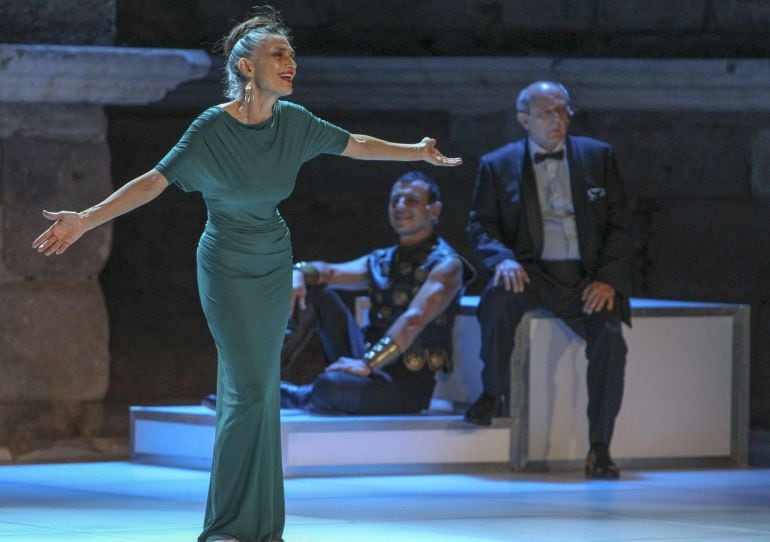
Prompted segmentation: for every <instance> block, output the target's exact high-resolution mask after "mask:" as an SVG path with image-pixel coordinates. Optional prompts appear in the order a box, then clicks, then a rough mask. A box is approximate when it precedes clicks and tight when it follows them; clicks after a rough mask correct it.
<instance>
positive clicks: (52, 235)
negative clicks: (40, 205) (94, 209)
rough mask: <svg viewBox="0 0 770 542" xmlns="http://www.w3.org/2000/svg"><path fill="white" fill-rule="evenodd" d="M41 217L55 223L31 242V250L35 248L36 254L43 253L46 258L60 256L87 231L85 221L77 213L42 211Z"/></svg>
mask: <svg viewBox="0 0 770 542" xmlns="http://www.w3.org/2000/svg"><path fill="white" fill-rule="evenodd" d="M43 216H44V217H46V218H47V219H48V220H55V221H56V222H54V223H53V224H52V225H51V227H50V228H48V229H47V230H45V231H44V232H43V233H42V234H41V235H40V236H39V237H38V238H37V239H35V240H34V241H33V242H32V248H36V249H37V251H38V252H44V253H45V255H46V256H50V255H51V254H62V253H63V252H64V251H66V250H67V249H68V248H69V247H70V245H72V243H74V242H75V241H77V240H78V239H80V236H81V235H83V234H84V233H85V232H86V231H88V227H87V225H86V220H85V219H84V218H83V217H81V216H80V215H79V214H78V213H73V212H72V211H59V212H57V213H52V212H50V211H43Z"/></svg>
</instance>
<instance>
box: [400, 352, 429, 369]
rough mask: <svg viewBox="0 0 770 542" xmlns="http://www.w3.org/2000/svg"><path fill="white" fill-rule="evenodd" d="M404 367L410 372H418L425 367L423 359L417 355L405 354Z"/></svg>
mask: <svg viewBox="0 0 770 542" xmlns="http://www.w3.org/2000/svg"><path fill="white" fill-rule="evenodd" d="M404 365H406V368H407V369H409V370H410V371H419V370H420V369H422V368H423V367H425V358H424V357H422V356H421V355H419V354H407V355H406V356H404Z"/></svg>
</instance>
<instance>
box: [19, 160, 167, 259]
mask: <svg viewBox="0 0 770 542" xmlns="http://www.w3.org/2000/svg"><path fill="white" fill-rule="evenodd" d="M166 187H168V181H167V180H166V178H165V177H164V176H163V174H161V173H160V172H159V171H158V170H156V169H152V170H150V171H148V172H147V173H145V174H144V175H140V176H139V177H137V178H136V179H134V180H132V181H130V182H128V183H126V184H125V185H123V186H122V187H120V188H119V189H118V190H116V191H115V192H113V193H112V194H111V195H110V196H109V197H107V198H106V199H105V200H104V201H102V202H100V203H97V204H96V205H94V206H93V207H89V208H88V209H86V210H85V211H81V212H79V213H76V212H73V211H58V212H55V213H52V212H50V211H43V216H44V217H46V218H47V219H49V220H55V222H54V223H53V224H52V225H51V227H50V228H48V229H47V230H45V231H44V232H43V233H42V234H41V235H40V236H39V237H38V238H37V239H35V240H34V241H33V243H32V247H33V248H36V249H37V251H38V252H44V253H45V255H46V256H50V255H51V254H61V253H63V252H64V251H66V250H67V249H68V248H69V247H70V246H71V245H72V244H73V243H74V242H75V241H77V240H78V239H80V237H81V236H82V235H83V234H84V233H85V232H87V231H88V230H90V229H93V228H95V227H96V226H99V225H101V224H104V223H105V222H108V221H110V220H112V219H113V218H115V217H116V216H120V215H122V214H125V213H127V212H129V211H131V210H133V209H136V208H137V207H140V206H141V205H144V204H145V203H147V202H149V201H152V200H153V199H155V198H156V197H158V195H160V193H161V192H163V191H164V190H165V189H166Z"/></svg>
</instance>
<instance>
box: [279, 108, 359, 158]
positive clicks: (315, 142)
mask: <svg viewBox="0 0 770 542" xmlns="http://www.w3.org/2000/svg"><path fill="white" fill-rule="evenodd" d="M290 107H292V108H293V109H295V111H296V112H297V113H298V114H299V115H301V116H302V118H303V124H304V125H305V138H304V149H303V150H304V152H303V154H302V161H303V162H307V161H308V160H310V159H312V158H315V157H316V156H318V155H319V154H342V151H344V150H345V147H347V145H348V138H349V137H350V133H349V132H348V131H347V130H343V129H342V128H340V127H339V126H336V125H334V124H332V123H331V122H327V121H325V120H323V119H321V118H319V117H316V116H315V115H314V114H313V113H311V112H310V111H308V110H307V109H305V108H304V107H302V106H299V105H296V104H290Z"/></svg>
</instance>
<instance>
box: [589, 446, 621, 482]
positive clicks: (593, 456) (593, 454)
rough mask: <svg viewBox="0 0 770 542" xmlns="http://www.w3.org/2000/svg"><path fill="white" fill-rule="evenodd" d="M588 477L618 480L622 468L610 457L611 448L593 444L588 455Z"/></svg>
mask: <svg viewBox="0 0 770 542" xmlns="http://www.w3.org/2000/svg"><path fill="white" fill-rule="evenodd" d="M585 473H586V478H593V479H595V480H618V479H619V478H620V469H619V468H618V466H617V465H616V464H615V462H614V461H613V460H612V458H611V457H610V450H609V448H608V447H607V446H605V445H603V444H602V445H595V446H591V451H590V452H588V456H587V457H586V467H585Z"/></svg>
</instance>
